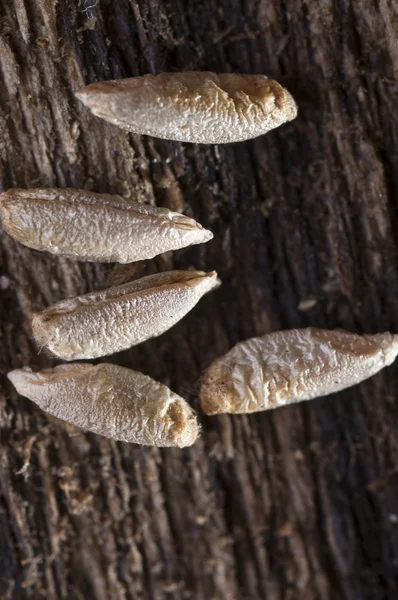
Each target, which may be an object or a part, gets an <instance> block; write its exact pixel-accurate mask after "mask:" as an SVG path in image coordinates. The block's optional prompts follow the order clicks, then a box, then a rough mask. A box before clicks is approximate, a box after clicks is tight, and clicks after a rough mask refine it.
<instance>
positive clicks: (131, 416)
mask: <svg viewBox="0 0 398 600" xmlns="http://www.w3.org/2000/svg"><path fill="white" fill-rule="evenodd" d="M8 378H9V379H10V381H11V382H12V383H13V385H14V386H15V388H16V390H17V391H18V393H20V394H22V395H23V396H26V397H27V398H29V399H30V400H33V402H35V403H36V404H37V405H38V406H40V408H41V409H42V410H44V411H46V412H48V413H49V414H51V415H53V416H55V417H58V418H59V419H62V420H63V421H67V422H68V423H72V424H73V425H76V426H77V427H81V428H83V429H86V430H88V431H92V432H93V433H98V434H99V435H103V436H105V437H107V438H112V439H114V440H121V441H123V442H133V443H136V444H144V445H150V446H178V447H180V448H182V447H184V446H190V445H191V444H193V443H194V442H195V440H196V438H197V436H198V432H199V428H198V423H197V420H196V416H195V414H194V412H193V410H192V409H191V408H190V406H189V405H188V404H187V402H185V400H183V398H181V397H180V396H178V395H177V394H175V393H174V392H172V391H171V390H170V389H169V388H168V387H166V386H165V385H163V384H161V383H159V382H157V381H155V380H154V379H151V378H150V377H147V376H146V375H143V374H142V373H138V372H136V371H132V370H131V369H126V368H124V367H119V366H118V365H111V364H100V365H91V364H88V363H76V364H69V365H60V366H58V367H55V368H54V369H46V370H44V371H40V372H39V373H34V372H33V371H32V370H31V369H29V368H28V367H25V368H23V369H16V370H15V371H12V372H11V373H9V374H8Z"/></svg>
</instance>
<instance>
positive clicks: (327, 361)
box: [200, 327, 398, 414]
mask: <svg viewBox="0 0 398 600" xmlns="http://www.w3.org/2000/svg"><path fill="white" fill-rule="evenodd" d="M397 355H398V335H393V334H391V333H379V334H376V335H363V336H361V335H356V334H355V333H349V332H347V331H343V330H341V329H336V330H326V329H317V328H314V327H309V328H307V329H292V330H290V331H278V332H276V333H271V334H268V335H265V336H264V337H259V338H252V339H249V340H246V341H245V342H241V343H240V344H237V345H236V346H235V347H234V348H232V350H230V351H229V352H228V353H227V354H226V355H225V356H224V357H222V358H219V359H218V360H216V361H215V362H214V363H213V364H212V365H211V366H210V367H209V369H208V370H207V371H206V372H205V373H204V376H203V380H202V383H203V385H202V389H201V392H200V399H201V405H202V408H203V410H204V411H205V412H206V413H208V414H216V413H250V412H255V411H258V410H268V409H270V408H277V407H278V406H282V405H284V404H290V403H292V402H300V401H301V400H310V399H311V398H316V397H318V396H324V395H326V394H331V393H332V392H337V391H339V390H343V389H344V388H347V387H350V386H352V385H355V384H356V383H359V382H360V381H363V380H364V379H367V378H368V377H371V376H372V375H374V374H375V373H377V372H378V371H380V369H382V368H383V367H385V366H387V365H390V364H391V363H392V362H393V361H394V360H395V358H396V357H397Z"/></svg>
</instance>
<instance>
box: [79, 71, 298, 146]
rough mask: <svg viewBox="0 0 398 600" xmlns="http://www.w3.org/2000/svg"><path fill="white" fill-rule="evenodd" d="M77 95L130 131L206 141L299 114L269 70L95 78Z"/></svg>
mask: <svg viewBox="0 0 398 600" xmlns="http://www.w3.org/2000/svg"><path fill="white" fill-rule="evenodd" d="M76 96H77V97H78V98H79V100H81V101H82V102H83V103H84V104H85V105H86V106H87V107H88V108H89V109H90V110H91V111H92V112H93V113H94V114H95V115H96V116H97V117H101V118H102V119H105V120H106V121H109V122H110V123H113V124H114V125H117V126H118V127H121V128H122V129H127V131H132V132H134V133H139V134H145V135H152V136H154V137H159V138H165V139H168V140H178V141H182V142H197V143H203V144H223V143H226V142H239V141H242V140H248V139H251V138H254V137H257V136H259V135H262V134H264V133H267V132H268V131H270V130H271V129H274V128H275V127H278V126H279V125H281V124H282V123H285V122H286V121H291V120H292V119H294V118H295V117H296V115H297V106H296V103H295V102H294V100H293V98H292V96H291V95H290V94H289V92H288V91H287V90H285V89H284V88H283V87H282V86H281V85H279V83H277V82H276V81H274V80H272V79H268V78H267V77H266V76H265V75H234V74H231V73H222V74H219V75H217V74H216V73H210V72H200V71H197V72H196V71H187V72H185V73H161V74H159V75H144V76H143V77H133V78H130V79H120V80H118V81H101V82H98V83H92V84H91V85H88V86H87V87H85V88H83V89H81V90H80V91H78V92H77V93H76Z"/></svg>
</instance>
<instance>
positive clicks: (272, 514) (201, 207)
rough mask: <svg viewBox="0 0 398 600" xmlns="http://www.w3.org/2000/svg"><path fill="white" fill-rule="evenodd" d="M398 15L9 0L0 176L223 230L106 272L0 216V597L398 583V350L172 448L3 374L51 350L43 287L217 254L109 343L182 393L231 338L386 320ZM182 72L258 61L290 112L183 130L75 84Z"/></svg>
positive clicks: (234, 592)
mask: <svg viewBox="0 0 398 600" xmlns="http://www.w3.org/2000/svg"><path fill="white" fill-rule="evenodd" d="M397 24H398V8H397V5H396V3H394V2H393V1H392V0H382V1H381V2H374V1H372V0H367V1H365V0H363V1H362V2H356V1H355V0H322V1H320V0H314V1H310V0H301V1H300V0H293V1H292V2H284V1H282V2H281V1H279V0H240V1H239V0H99V1H98V0H63V1H62V2H57V1H56V0H0V34H1V37H0V188H1V190H5V189H7V188H8V187H12V186H14V187H39V186H58V187H75V188H87V189H92V190H94V191H102V192H109V193H118V194H122V195H124V196H126V197H127V198H131V199H137V198H138V199H139V200H141V201H145V202H150V203H156V204H158V205H162V206H167V207H169V208H172V209H173V210H182V211H184V212H185V213H186V214H188V215H190V216H194V217H195V218H196V219H197V220H198V221H199V222H201V223H202V224H203V225H204V226H206V227H208V228H210V229H211V230H212V231H213V232H214V235H215V238H214V240H213V241H212V242H210V243H208V244H206V245H203V246H195V247H192V248H189V249H186V250H182V251H179V252H176V253H174V254H173V255H171V254H168V255H165V256H162V257H159V258H157V259H155V260H154V261H150V262H148V263H147V264H139V265H138V267H137V266H134V267H133V268H131V267H129V268H126V267H117V268H116V270H114V271H112V266H104V265H98V264H90V263H77V262H73V261H69V260H66V259H62V258H56V257H53V256H51V255H49V254H46V253H40V252H36V251H34V250H30V249H28V248H25V247H23V246H21V245H19V244H18V243H16V242H14V241H13V240H12V239H11V238H10V237H8V236H7V235H6V234H3V235H2V239H1V255H0V256H1V261H2V274H1V277H0V287H1V300H0V302H1V344H0V369H1V377H2V384H3V387H2V391H1V393H0V425H1V470H0V483H1V496H0V497H1V504H0V527H1V529H0V557H1V568H0V597H1V598H2V599H7V600H10V599H12V600H14V599H25V598H29V599H34V600H36V599H40V598H46V599H47V598H50V599H52V598H62V599H68V600H70V599H72V600H74V599H76V600H81V599H84V598H89V599H90V600H94V599H95V600H97V599H98V600H105V599H106V600H108V599H109V600H114V599H122V600H130V599H131V600H136V599H154V600H163V599H165V600H184V599H185V600H189V599H192V600H202V599H203V600H216V599H217V600H235V599H236V600H256V599H266V600H293V599H305V600H313V599H314V600H315V599H322V600H323V599H331V600H335V599H336V598H339V599H349V600H354V599H355V600H356V599H358V600H362V599H372V600H379V599H385V598H388V599H393V598H397V597H398V572H397V571H398V502H397V497H398V477H397V460H398V434H397V425H398V407H397V404H396V401H395V400H396V397H397V392H398V381H397V374H398V364H396V365H395V366H392V367H390V368H388V369H386V370H384V371H383V372H381V373H379V374H378V375H377V376H375V377H373V378H372V379H370V380H368V381H366V382H364V383H363V384H361V385H358V386H356V387H354V388H352V389H349V390H346V391H344V392H342V393H340V394H335V395H333V396H331V397H329V398H324V399H319V400H316V401H313V402H310V403H303V404H300V405H294V406H290V407H287V408H285V409H278V410H275V411H271V412H269V413H263V414H262V413H259V414H253V415H250V416H220V417H206V416H204V415H201V414H200V411H199V418H200V421H201V425H202V435H201V438H200V440H199V441H198V442H197V443H196V444H195V445H194V446H193V447H192V448H188V449H184V450H178V449H164V450H159V449H151V448H144V447H138V446H135V445H129V444H124V443H116V442H111V441H109V440H106V439H103V438H100V437H98V436H96V435H93V434H86V433H84V432H81V431H78V430H77V429H74V428H72V427H69V426H67V425H65V424H64V423H62V422H61V421H58V420H56V419H54V418H51V417H49V416H47V415H46V414H45V413H43V412H41V411H40V410H39V409H38V408H37V407H36V406H35V405H34V404H33V403H31V402H30V401H29V400H27V399H25V398H22V397H19V396H18V395H17V394H16V393H15V391H14V390H13V389H12V386H11V385H10V383H9V382H8V380H7V379H6V373H7V372H8V371H9V370H11V369H13V368H17V367H21V366H24V365H30V366H31V367H32V368H34V369H40V368H44V367H48V366H51V365H55V364H57V361H55V360H54V359H53V358H51V357H50V356H47V355H46V354H45V353H44V352H41V353H40V352H38V350H37V348H36V347H35V344H34V342H33V340H32V338H31V329H30V320H31V317H32V314H33V313H34V312H35V311H37V310H41V309H43V308H44V307H46V306H48V305H49V304H51V303H53V302H55V301H58V300H61V299H62V298H65V297H70V296H74V295H76V294H80V293H84V292H87V291H90V290H93V289H99V288H102V287H105V286H106V285H107V284H108V283H109V282H112V281H116V280H119V281H120V280H122V279H126V278H128V277H129V276H132V275H138V274H144V273H147V272H148V273H149V272H155V271H157V270H165V269H169V268H177V269H185V268H190V267H196V268H199V269H204V270H211V269H216V270H217V271H218V273H219V275H220V277H221V279H222V281H223V286H222V287H221V288H220V289H219V290H217V291H216V292H214V293H212V294H209V295H208V296H207V297H205V298H204V299H203V300H202V301H201V302H200V303H199V304H198V306H197V307H196V308H195V309H194V310H193V311H192V312H191V313H190V314H189V315H188V316H187V317H186V318H185V319H184V320H183V321H181V322H180V323H179V324H178V325H176V326H175V327H173V328H172V329H171V330H170V331H169V332H167V333H165V334H164V335H162V336H161V337H160V338H158V339H154V340H150V341H148V342H146V343H144V344H142V345H140V346H138V347H136V348H133V349H131V350H129V351H126V352H123V353H120V354H118V355H116V356H112V357H109V358H107V359H106V360H108V361H109V362H115V363H118V364H121V365H124V366H128V367H131V368H133V369H136V370H140V371H142V372H144V373H146V374H148V375H150V376H152V377H154V378H156V379H158V380H161V381H162V382H164V383H166V384H167V385H169V386H170V387H172V389H173V390H175V391H176V392H177V393H179V394H181V395H182V396H183V397H185V398H186V399H187V400H188V401H189V402H190V403H191V405H192V406H194V407H195V408H199V404H198V390H199V380H200V375H201V372H202V371H203V369H204V368H206V367H207V366H208V365H209V364H210V362H211V361H212V360H213V359H214V358H216V357H218V356H220V355H221V354H223V353H225V352H226V351H227V350H228V349H229V348H230V347H231V346H232V345H234V344H235V343H236V342H238V341H240V340H243V339H245V338H248V337H251V336H255V335H261V334H264V333H266V332H270V331H275V330H278V329H283V328H292V327H305V326H308V325H314V326H318V327H326V328H335V327H342V328H345V329H348V330H351V331H355V332H358V333H365V332H366V333H374V332H381V331H386V330H390V331H392V332H394V333H397V332H398V304H397V297H398V268H397V267H398V264H397V242H398V236H397V233H398V212H397V207H398V205H397V189H398V170H397V168H396V166H397V159H398V156H397V154H398V150H397V148H398V111H397V108H396V107H397V105H398V46H397V43H396V39H397V34H398V25H397ZM175 70H212V71H216V72H226V71H235V72H242V73H252V72H253V73H265V74H267V75H268V76H269V77H272V78H275V79H277V80H278V81H280V82H281V83H282V84H283V85H285V86H286V87H287V88H288V89H289V91H290V92H291V93H292V94H293V96H294V97H295V98H296V100H297V102H298V105H299V116H298V118H297V119H296V120H295V121H293V122H291V123H288V124H286V125H284V126H282V127H281V128H279V129H277V130H275V131H273V132H271V133H269V134H268V135H266V136H263V137H260V138H258V139H255V140H252V141H249V142H246V143H240V144H232V145H226V146H196V145H190V144H180V143H176V142H168V141H163V140H156V139H152V138H149V137H139V136H134V135H129V134H127V133H125V132H123V131H121V130H119V129H117V128H116V127H113V126H112V125H109V124H107V123H105V122H103V121H101V120H100V119H97V118H95V117H94V116H92V115H91V114H90V113H89V112H88V111H87V110H86V109H85V107H84V106H83V105H82V104H81V103H80V102H79V101H77V99H75V97H74V92H75V91H76V90H77V89H78V88H80V87H82V86H84V85H85V84H88V83H90V82H92V81H97V80H105V79H111V78H120V77H128V76H133V75H140V74H141V75H142V74H145V73H148V72H151V73H157V72H161V71H175ZM307 300H312V301H313V302H304V301H307Z"/></svg>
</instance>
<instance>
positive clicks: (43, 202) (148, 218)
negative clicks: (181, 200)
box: [0, 188, 213, 263]
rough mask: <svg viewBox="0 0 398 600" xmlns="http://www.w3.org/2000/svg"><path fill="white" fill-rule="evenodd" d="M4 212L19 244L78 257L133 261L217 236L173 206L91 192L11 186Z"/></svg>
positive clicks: (2, 201) (0, 204)
mask: <svg viewBox="0 0 398 600" xmlns="http://www.w3.org/2000/svg"><path fill="white" fill-rule="evenodd" d="M0 214H1V218H2V221H3V225H4V229H5V231H6V232H7V233H9V234H10V235H11V236H12V237H13V238H15V239H16V240H17V241H18V242H21V243H22V244H24V245H25V246H28V247H29V248H34V249H35V250H47V251H48V252H51V253H52V254H57V255H62V256H66V257H68V258H73V259H75V260H87V261H97V262H119V263H129V262H134V261H138V260H144V259H148V258H153V257H154V256H157V255H158V254H161V253H162V252H167V251H169V250H177V249H179V248H183V247H185V246H189V245H191V244H200V243H202V242H207V241H209V240H210V239H212V237H213V234H212V233H211V232H210V231H207V230H206V229H204V228H203V227H202V226H201V225H199V223H197V222H196V221H195V220H194V219H190V218H189V217H186V216H184V215H182V214H180V213H176V212H172V211H170V210H168V209H167V208H155V207H153V206H148V205H147V204H137V203H135V202H134V203H129V202H127V201H126V200H124V199H123V198H122V197H121V196H111V195H109V194H96V193H94V192H89V191H86V190H73V189H57V188H37V189H31V190H22V189H10V190H8V191H7V192H5V193H3V194H1V196H0Z"/></svg>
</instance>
